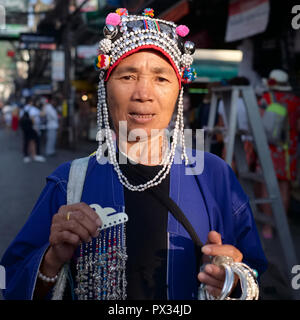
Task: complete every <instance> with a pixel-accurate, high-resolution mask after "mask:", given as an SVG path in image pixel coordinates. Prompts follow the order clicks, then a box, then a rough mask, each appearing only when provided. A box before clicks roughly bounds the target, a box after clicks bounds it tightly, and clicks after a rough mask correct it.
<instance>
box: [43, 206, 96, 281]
mask: <svg viewBox="0 0 300 320" xmlns="http://www.w3.org/2000/svg"><path fill="white" fill-rule="evenodd" d="M101 224H102V221H101V220H100V218H99V216H98V215H97V213H96V212H95V211H94V210H93V209H92V208H91V207H89V206H88V205H87V204H86V203H83V202H81V203H76V204H72V205H64V206H61V207H60V208H59V211H58V213H56V214H55V215H54V216H53V218H52V224H51V231H50V237H49V242H50V247H49V248H48V250H47V252H46V254H45V256H44V259H43V262H42V264H41V268H40V271H41V272H42V273H43V274H45V275H46V276H48V277H54V276H55V275H56V274H57V273H58V272H59V270H60V269H61V267H62V266H63V265H64V263H66V262H67V261H69V260H70V259H71V258H72V256H73V254H74V252H75V250H76V248H77V247H78V246H79V245H80V243H82V242H88V241H91V240H92V237H97V236H98V234H99V232H98V231H97V229H98V227H100V226H101Z"/></svg>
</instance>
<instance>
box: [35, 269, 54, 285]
mask: <svg viewBox="0 0 300 320" xmlns="http://www.w3.org/2000/svg"><path fill="white" fill-rule="evenodd" d="M38 278H39V279H41V280H43V281H45V282H48V283H54V282H55V281H56V280H57V278H58V275H56V276H55V277H52V278H50V277H47V276H45V275H44V274H42V273H41V272H40V271H39V272H38Z"/></svg>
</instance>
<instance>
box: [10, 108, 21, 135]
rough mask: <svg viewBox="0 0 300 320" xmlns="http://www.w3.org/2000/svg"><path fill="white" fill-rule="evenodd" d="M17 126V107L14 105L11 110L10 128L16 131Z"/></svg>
mask: <svg viewBox="0 0 300 320" xmlns="http://www.w3.org/2000/svg"><path fill="white" fill-rule="evenodd" d="M18 128H19V108H18V107H17V106H15V107H14V108H13V110H12V119H11V129H12V130H13V131H14V132H16V131H17V130H18Z"/></svg>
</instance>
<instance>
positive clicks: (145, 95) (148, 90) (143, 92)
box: [132, 78, 153, 102]
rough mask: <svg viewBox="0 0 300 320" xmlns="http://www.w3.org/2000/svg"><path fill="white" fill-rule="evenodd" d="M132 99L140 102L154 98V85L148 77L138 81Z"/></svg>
mask: <svg viewBox="0 0 300 320" xmlns="http://www.w3.org/2000/svg"><path fill="white" fill-rule="evenodd" d="M132 99H133V100H135V101H140V102H146V101H152V100H153V87H152V84H151V82H150V81H149V80H148V79H145V78H142V79H138V80H137V81H136V85H135V88H134V91H133V95H132Z"/></svg>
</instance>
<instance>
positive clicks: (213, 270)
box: [198, 231, 243, 297]
mask: <svg viewBox="0 0 300 320" xmlns="http://www.w3.org/2000/svg"><path fill="white" fill-rule="evenodd" d="M202 252H203V263H207V262H209V261H210V257H212V256H228V257H231V258H233V260H234V261H235V262H241V261H242V259H243V254H242V253H241V252H240V251H239V250H238V249H237V248H235V247H234V246H232V245H229V244H222V239H221V235H220V234H219V233H218V232H216V231H210V232H209V234H208V237H207V243H206V244H205V245H204V246H203V247H202ZM198 279H199V281H200V282H202V283H204V284H205V285H206V290H207V291H208V292H209V293H210V294H211V295H213V296H214V297H218V296H219V295H220V294H221V291H222V288H223V284H224V281H225V270H224V268H222V267H218V266H216V265H214V264H211V263H208V264H206V266H205V268H204V270H203V271H202V272H199V273H198ZM236 284H237V278H236V280H235V283H234V286H233V288H234V287H235V286H236Z"/></svg>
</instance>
